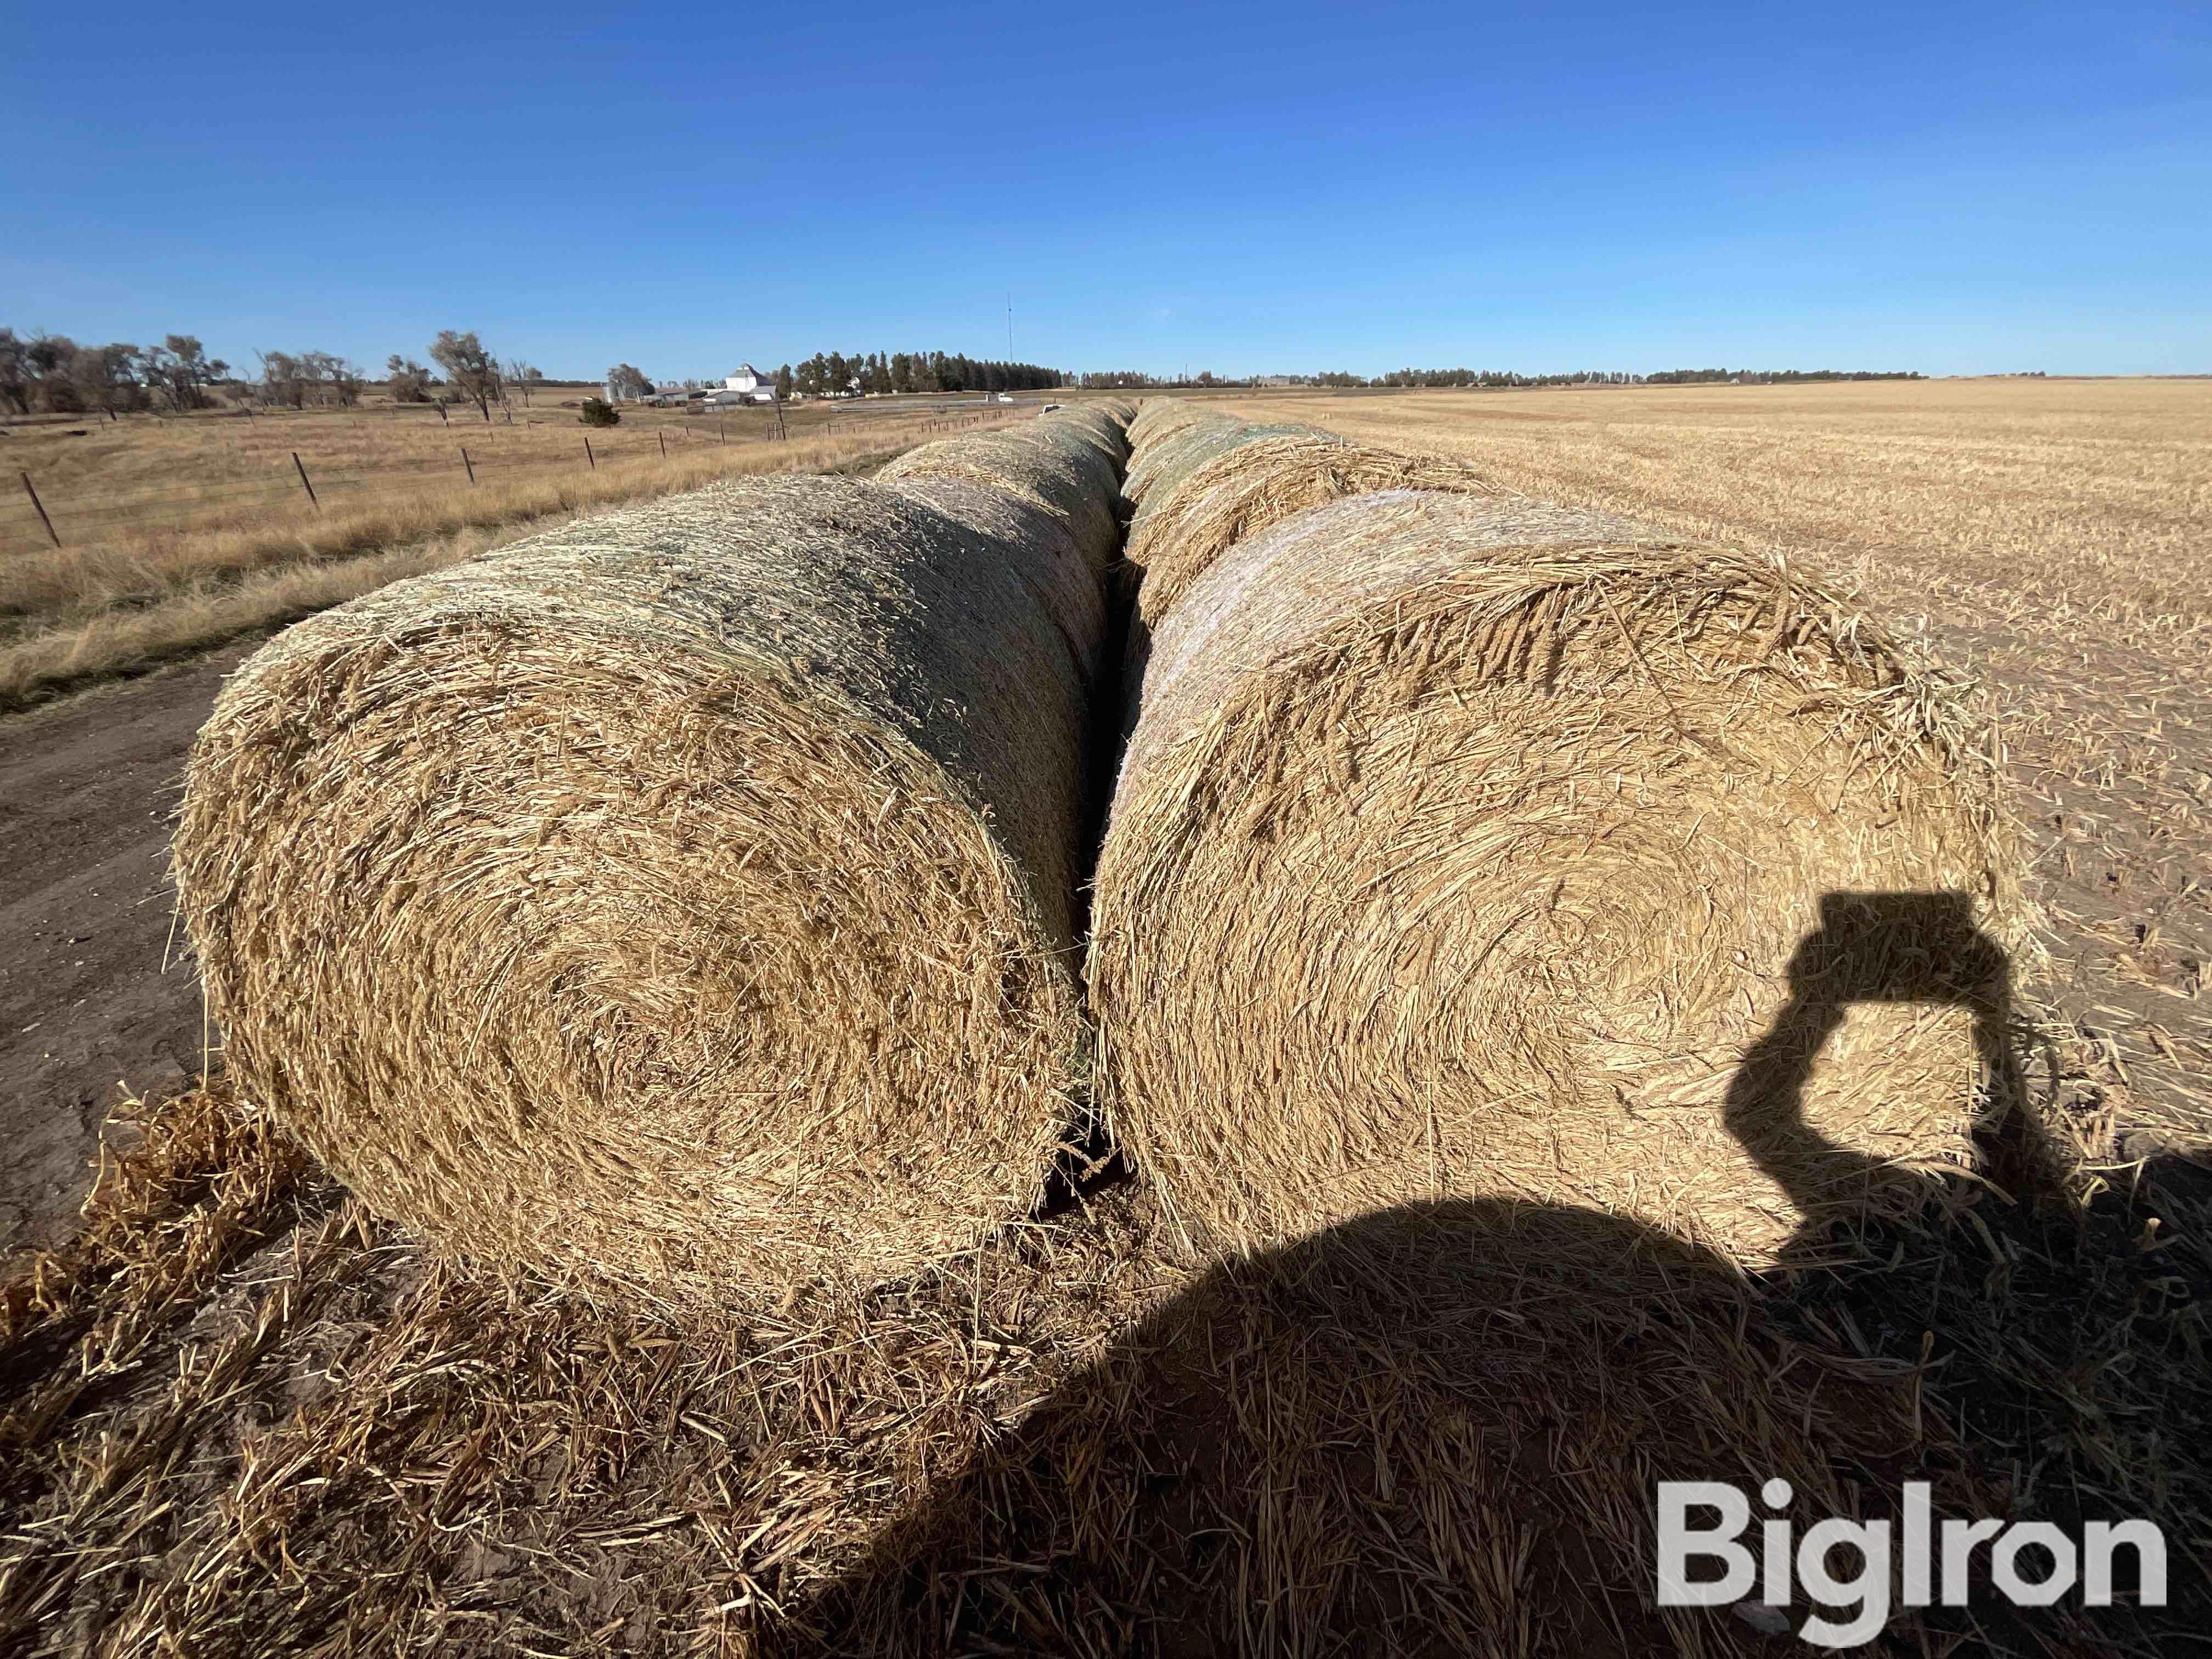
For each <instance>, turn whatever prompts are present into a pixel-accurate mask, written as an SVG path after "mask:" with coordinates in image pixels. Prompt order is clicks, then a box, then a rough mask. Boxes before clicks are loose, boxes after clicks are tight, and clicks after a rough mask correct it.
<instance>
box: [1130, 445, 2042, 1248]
mask: <svg viewBox="0 0 2212 1659" xmlns="http://www.w3.org/2000/svg"><path fill="white" fill-rule="evenodd" d="M1132 431H1133V435H1134V437H1135V440H1136V441H1135V448H1134V453H1133V458H1132V460H1131V464H1130V468H1129V478H1130V483H1129V484H1128V485H1127V491H1128V493H1129V494H1130V495H1132V496H1133V497H1134V498H1136V500H1137V501H1138V515H1137V518H1136V520H1135V524H1134V526H1133V532H1132V536H1131V540H1130V547H1129V559H1130V562H1131V563H1132V564H1133V566H1134V567H1136V568H1138V569H1139V572H1140V574H1141V581H1142V586H1140V588H1139V598H1138V609H1139V617H1138V620H1137V623H1136V624H1135V625H1134V627H1133V638H1132V652H1131V670H1132V671H1131V676H1130V679H1129V700H1130V701H1129V708H1128V709H1127V711H1126V714H1125V723H1126V725H1127V726H1128V727H1129V729H1130V737H1129V741H1128V746H1127V752H1126V754H1125V756H1124V758H1123V761H1122V764H1121V773H1120V777H1119V781H1118V783H1117V785H1116V788H1115V796H1114V803H1113V810H1112V817H1111V821H1110V823H1109V829H1108V832H1107V835H1106V837H1105V842H1104V846H1103V850H1102V852H1101V854H1100V858H1099V863H1098V868H1097V878H1096V889H1095V897H1094V907H1093V911H1092V927H1093V934H1092V939H1091V945H1090V951H1089V969H1088V978H1089V991H1090V995H1091V1006H1092V1009H1093V1012H1094V1014H1095V1016H1096V1018H1097V1020H1098V1022H1099V1025H1100V1028H1101V1033H1102V1056H1103V1076H1102V1082H1103V1095H1104V1098H1105V1099H1106V1101H1107V1103H1108V1104H1109V1110H1110V1114H1111V1118H1112V1122H1113V1125H1114V1127H1115V1133H1116V1134H1117V1136H1118V1137H1119V1139H1121V1142H1122V1143H1123V1144H1124V1145H1125V1146H1127V1148H1128V1150H1129V1151H1130V1152H1131V1153H1132V1155H1133V1158H1134V1161H1135V1163H1136V1164H1137V1165H1138V1167H1139V1168H1141V1169H1143V1170H1146V1172H1147V1174H1148V1175H1149V1176H1150V1178H1151V1179H1152V1180H1153V1181H1154V1182H1157V1183H1158V1184H1159V1185H1160V1187H1161V1188H1162V1189H1163V1191H1164V1194H1165V1195H1166V1196H1167V1198H1168V1200H1170V1206H1171V1207H1172V1209H1173V1211H1174V1212H1175V1213H1176V1215H1177V1216H1178V1217H1180V1218H1181V1219H1182V1223H1183V1225H1184V1226H1185V1227H1186V1229H1187V1230H1188V1231H1189V1233H1190V1234H1191V1236H1192V1237H1193V1238H1194V1241H1196V1242H1198V1243H1201V1244H1203V1245H1205V1246H1207V1247H1209V1248H1214V1249H1253V1248H1256V1247H1260V1246H1264V1245H1267V1244H1272V1243H1280V1242H1282V1241H1285V1240H1287V1239H1289V1238H1291V1237H1297V1236H1300V1235H1303V1234H1306V1233H1309V1232H1310V1231H1313V1230H1314V1229H1316V1228H1317V1227H1320V1226H1322V1225H1328V1224H1329V1223H1332V1222H1336V1221H1341V1220H1344V1219H1346V1218H1350V1217H1352V1216H1355V1215H1358V1214H1362V1213H1367V1212H1374V1211H1376V1210H1378V1209H1381V1208H1383V1207H1386V1206H1391V1205H1394V1204H1403V1203H1407V1202H1412V1201H1417V1200H1437V1199H1443V1198H1462V1197H1484V1198H1488V1197H1502V1198H1511V1199H1516V1200H1526V1201H1535V1202H1541V1203H1547V1204H1553V1205H1565V1206H1577V1207H1581V1208H1584V1209H1589V1210H1591V1211H1595V1212H1599V1213H1601V1214H1606V1215H1611V1216H1617V1217H1621V1218H1629V1219H1632V1220H1634V1221H1637V1222H1639V1223H1644V1224H1649V1225H1651V1226H1654V1227H1656V1228H1660V1229H1663V1230H1665V1231H1666V1232H1667V1233H1668V1235H1670V1236H1672V1237H1680V1238H1684V1239H1687V1240H1690V1241H1692V1242H1694V1243H1698V1244H1700V1245H1703V1246H1708V1247H1711V1248H1712V1249H1716V1250H1717V1251H1719V1252H1722V1253H1723V1254H1724V1255H1726V1256H1727V1257H1728V1258H1729V1259H1731V1260H1734V1261H1740V1262H1757V1261H1765V1260H1770V1259H1771V1258H1773V1257H1774V1256H1775V1255H1778V1253H1779V1252H1780V1251H1781V1250H1782V1249H1784V1246H1785V1245H1786V1244H1787V1243H1789V1242H1790V1240H1791V1239H1792V1238H1793V1237H1797V1236H1799V1234H1800V1232H1801V1230H1802V1229H1803V1228H1804V1226H1805V1225H1806V1224H1808V1222H1809V1221H1811V1220H1813V1219H1814V1218H1816V1217H1817V1216H1818V1215H1820V1214H1821V1213H1822V1212H1826V1211H1828V1210H1830V1209H1832V1207H1833V1206H1838V1205H1842V1204H1850V1205H1854V1206H1858V1205H1870V1204H1876V1203H1881V1202H1884V1201H1887V1200H1889V1199H1892V1198H1895V1199H1897V1200H1915V1199H1917V1197H1919V1196H1921V1195H1923V1190H1924V1188H1923V1183H1920V1182H1915V1181H1914V1180H1913V1179H1911V1172H1912V1171H1915V1170H1919V1171H1928V1170H1939V1169H1942V1168H1948V1167H1954V1166H1955V1165H1956V1164H1957V1163H1958V1162H1959V1161H1960V1159H1961V1158H1962V1157H1963V1156H1964V1154H1965V1153H1966V1150H1967V1148H1968V1145H1969V1132H1970V1129H1971V1127H1972V1103H1973V1102H1974V1100H1975V1098H1976V1082H1977V1077H1978V1073H1979V1072H1980V1071H1981V1069H1982V1068H1984V1066H1985V1065H1986V1063H1987V1061H1988V1058H1989V1054H1990V1052H1992V1051H1993V1049H1994V1040H1993V1026H1994V1023H1995V1022H1996V1020H1998V1019H2000V1018H2002V1003H2003V983H2002V981H2003V967H2002V964H2003V962H2004V960H2005V953H2006V952H2007V951H2008V950H2009V949H2011V948H2012V947H2014V946H2015V945H2018V944H2019V943H2020V942H2021V939H2022V938H2023V937H2024V935H2025V932H2026V921H2025V916H2024V913H2023V908H2022V905H2021V901H2020V898H2019V895H2018V893H2017V891H2016V888H2015V882H2014V878H2013V875H2012V872H2013V870H2014V869H2015V867H2016V866H2015V862H2014V860H2012V859H2011V857H2010V856H2009V854H2008V848H2007V844H2006V840H2005V836H2004V834H2003V831H2002V824H2001V821H2000V815H1999V813H1998V811H1997V805H1996V779H1995V775H1994V774H1993V771H1992V769H1991V768H1990V764H1989V763H1988V761H1987V759H1986V750H1985V747H1984V745H1982V744H1980V743H1978V736H1979V734H1978V733H1976V732H1972V731H1971V730H1969V729H1967V727H1966V725H1965V724H1964V720H1963V716H1962V715H1961V714H1960V712H1959V704H1958V702H1957V701H1956V699H1955V696H1954V695H1953V694H1951V693H1950V692H1948V690H1946V689H1945V688H1944V687H1943V686H1942V684H1939V683H1937V682H1936V681H1934V680H1931V679H1929V678H1926V677H1924V676H1923V675H1920V674H1917V673H1915V672H1913V671H1909V670H1908V668H1907V667H1906V666H1905V664H1904V662H1903V661H1902V660H1901V659H1900V655H1899V651H1898V649H1897V647H1895V645H1894V644H1893V641H1891V640H1890V639H1889V638H1888V637H1887V636H1886V635H1884V634H1883V633H1882V632H1881V630H1880V629H1878V628H1877V627H1875V625H1874V624H1872V623H1869V622H1868V621H1867V620H1866V619H1865V618H1863V617H1857V616H1854V615H1853V614H1852V613H1850V611H1848V610H1847V609H1846V608H1845V607H1844V605H1842V604H1841V603H1840V602H1839V601H1838V599H1836V598H1835V597H1834V596H1832V595H1831V594H1830V593H1829V592H1826V591H1825V590H1824V589H1822V588H1820V587H1819V586H1815V585H1813V584H1810V583H1808V582H1806V581H1804V580H1802V579H1800V578H1798V577H1796V576H1795V575H1793V574H1791V573H1790V570H1789V569H1788V568H1787V567H1786V566H1785V565H1784V564H1782V563H1780V562H1773V561H1769V560H1765V559H1761V558H1757V557H1753V556H1748V555H1747V554H1744V553H1742V552H1741V551H1736V550H1726V549H1721V548H1716V547H1710V546H1701V545H1697V544H1691V543H1687V542H1684V541H1682V540H1680V539H1678V538H1669V537H1667V536H1664V535H1662V534H1660V533H1658V532H1652V531H1650V529H1648V528H1646V527H1644V526H1638V525H1635V524H1632V523H1628V522H1626V521H1624V520H1618V519H1613V518H1611V517H1609V516H1607V515H1604V514H1599V513H1583V512H1577V511H1572V510H1568V509H1564V508H1559V507H1551V506H1548V505H1546V504H1543V503H1539V502H1533V501H1527V500H1524V499H1522V498H1521V497H1519V496H1517V495H1515V494H1514V493H1513V492H1511V491H1509V490H1505V489H1498V488H1496V487H1494V486H1492V485H1489V484H1488V483H1486V481H1485V480H1484V479H1483V478H1482V477H1480V474H1479V473H1478V472H1475V471H1472V470H1470V469H1468V468H1466V467H1464V466H1461V465H1456V464H1455V463H1452V462H1449V461H1443V460H1434V459H1416V458H1410V457H1405V456H1398V455H1394V454H1391V453H1388V452H1384V451H1380V450H1375V449H1370V448H1364V447H1358V446H1354V445H1351V444H1347V443H1345V442H1344V441H1341V440H1340V439H1337V438H1334V437H1333V436H1330V435H1327V434H1322V433H1316V432H1312V431H1310V430H1289V431H1285V429H1283V428H1274V427H1265V426H1258V425H1253V424H1250V423H1243V422H1233V421H1231V419H1230V417H1227V416H1221V415H1218V414H1212V413H1202V412H1200V411H1196V410H1190V409H1188V408H1187V407H1182V406H1178V405H1174V404H1167V405H1165V406H1163V405H1162V404H1158V403H1153V404H1146V406H1145V408H1144V409H1143V410H1141V411H1140V413H1139V416H1138V419H1137V421H1136V422H1134V424H1133V428H1132Z"/></svg>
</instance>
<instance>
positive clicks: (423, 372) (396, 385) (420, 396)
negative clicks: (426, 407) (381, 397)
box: [384, 351, 437, 404]
mask: <svg viewBox="0 0 2212 1659" xmlns="http://www.w3.org/2000/svg"><path fill="white" fill-rule="evenodd" d="M384 379H385V382H386V385H387V386H389V387H390V389H391V392H392V402H393V403H395V404H427V403H428V402H429V401H430V388H431V387H432V386H435V385H436V384H437V380H436V379H435V377H434V376H433V375H432V374H431V373H430V371H429V370H428V369H427V368H423V367H422V364H420V363H418V362H416V361H415V360H414V359H413V358H412V357H403V356H400V355H399V354H398V352H396V351H395V352H393V353H392V356H389V357H387V358H386V359H385V362H384Z"/></svg>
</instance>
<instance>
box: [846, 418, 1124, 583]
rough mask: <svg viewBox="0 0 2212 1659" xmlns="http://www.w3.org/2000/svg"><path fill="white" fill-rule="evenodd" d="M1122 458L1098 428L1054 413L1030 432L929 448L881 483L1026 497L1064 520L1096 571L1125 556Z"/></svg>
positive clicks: (905, 458)
mask: <svg viewBox="0 0 2212 1659" xmlns="http://www.w3.org/2000/svg"><path fill="white" fill-rule="evenodd" d="M1123 459H1124V457H1123V453H1121V451H1120V449H1119V447H1118V446H1117V445H1115V444H1113V443H1111V442H1110V441H1108V440H1106V439H1105V438H1103V437H1101V436H1099V435H1097V432H1096V430H1095V429H1094V423H1092V422H1087V421H1085V420H1084V419H1082V418H1081V417H1080V416H1076V417H1075V418H1070V417H1068V416H1060V415H1048V416H1042V418H1040V419H1038V420H1036V421H1034V422H1030V423H1029V424H1028V425H1025V426H1018V427H1012V428H1006V429H1004V430H1000V431H992V432H979V433H974V434H971V435H968V436H965V437H959V438H947V439H944V440H942V441H939V442H937V443H930V444H923V445H922V446H921V447H919V448H916V449H910V450H908V452H907V453H905V454H903V455H901V456H899V457H898V458H897V459H895V460H893V461H891V462H890V464H889V465H886V466H885V467H884V470H883V471H881V472H880V473H878V475H877V477H878V479H879V480H880V481H881V482H883V483H889V484H895V485H899V486H902V487H903V486H906V485H908V484H910V483H915V482H917V481H919V480H921V479H925V478H955V479H962V480H965V481H966V482H969V483H979V484H981V485H983V486H985V487H986V488H988V489H996V490H1000V491H1002V492H1006V493H1010V494H1012V495H1018V496H1019V497H1022V498H1024V499H1026V500H1027V501H1030V502H1032V503H1034V504H1036V505H1037V506H1039V507H1044V508H1046V509H1047V510H1048V511H1049V512H1051V513H1054V514H1055V515H1057V516H1058V518H1059V519H1060V521H1061V523H1062V524H1063V526H1065V527H1066V532H1067V534H1068V535H1069V536H1070V537H1071V538H1073V542H1074V544H1075V546H1076V548H1077V550H1079V552H1080V553H1081V555H1082V556H1083V558H1084V560H1085V562H1087V563H1088V564H1089V565H1090V567H1091V568H1092V569H1093V570H1094V571H1097V570H1103V569H1104V568H1106V567H1107V566H1108V565H1109V564H1111V563H1112V562H1114V561H1115V558H1116V557H1118V556H1119V555H1120V553H1121V519H1120V515H1119V513H1118V512H1117V510H1116V503H1117V502H1118V501H1119V498H1120V497H1119V491H1120V488H1121V464H1122V460H1123Z"/></svg>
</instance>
